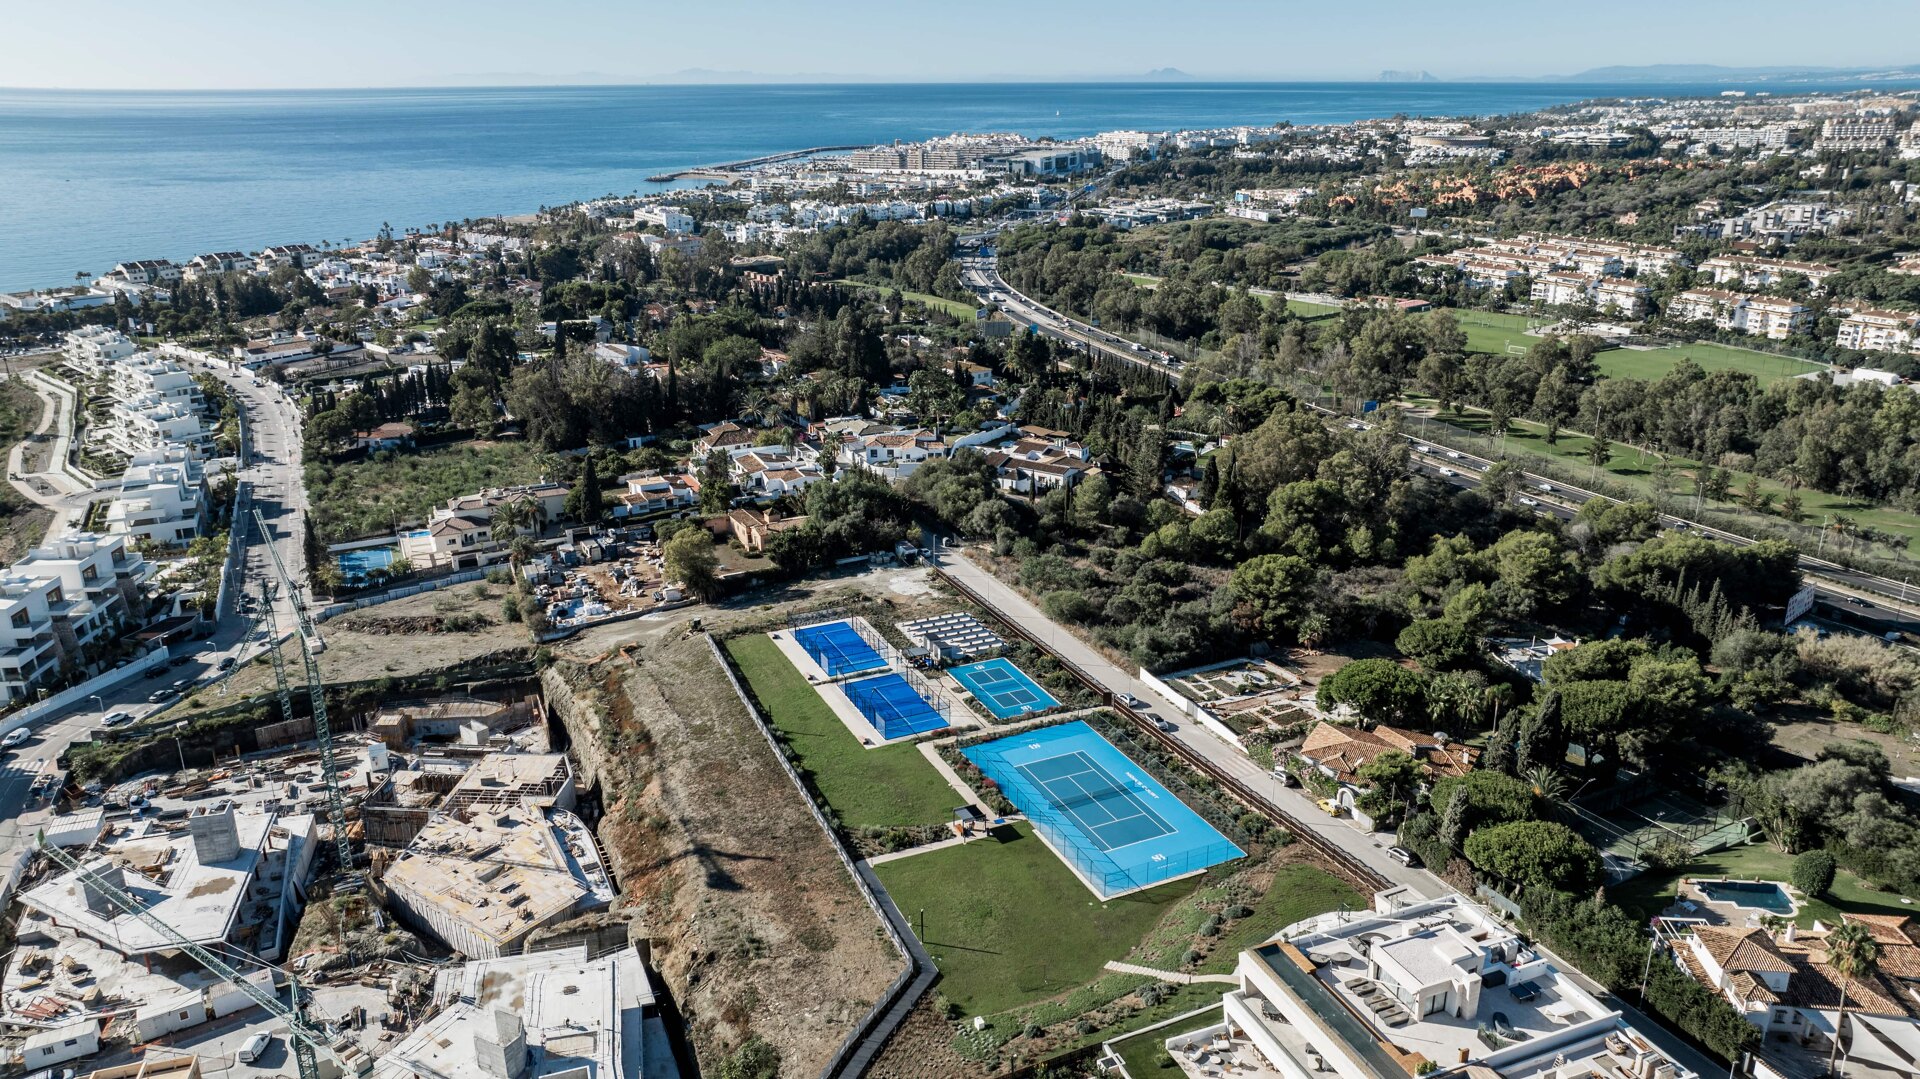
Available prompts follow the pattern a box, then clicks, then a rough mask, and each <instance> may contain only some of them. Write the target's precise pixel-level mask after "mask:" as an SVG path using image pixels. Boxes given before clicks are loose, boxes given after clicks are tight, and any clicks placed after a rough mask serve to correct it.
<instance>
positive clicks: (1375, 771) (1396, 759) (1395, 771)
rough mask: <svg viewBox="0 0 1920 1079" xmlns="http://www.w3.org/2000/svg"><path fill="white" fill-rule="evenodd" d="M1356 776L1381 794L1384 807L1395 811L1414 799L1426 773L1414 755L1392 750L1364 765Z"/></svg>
mask: <svg viewBox="0 0 1920 1079" xmlns="http://www.w3.org/2000/svg"><path fill="white" fill-rule="evenodd" d="M1355 774H1356V775H1358V776H1359V777H1360V778H1361V779H1362V780H1364V781H1365V782H1366V785H1367V788H1368V790H1369V791H1370V792H1371V793H1373V794H1375V795H1378V800H1379V802H1380V803H1381V804H1382V807H1383V808H1385V809H1387V810H1388V811H1389V812H1392V811H1393V809H1395V808H1396V807H1399V806H1403V805H1405V804H1406V801H1407V799H1408V798H1410V797H1412V795H1413V792H1414V789H1415V788H1416V787H1418V786H1419V785H1420V779H1421V777H1422V776H1423V775H1424V774H1425V770H1424V769H1423V768H1422V767H1421V765H1420V762H1419V761H1417V760H1415V759H1414V758H1413V755H1412V754H1410V753H1405V752H1402V751H1400V750H1397V749H1393V750H1388V751H1387V752H1385V753H1382V754H1380V755H1379V756H1377V757H1375V758H1373V759H1372V760H1370V761H1368V762H1367V763H1365V764H1363V765H1361V766H1360V767H1359V769H1358V770H1357V771H1356V772H1355Z"/></svg>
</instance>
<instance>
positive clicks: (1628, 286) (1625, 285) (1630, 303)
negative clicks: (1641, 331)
mask: <svg viewBox="0 0 1920 1079" xmlns="http://www.w3.org/2000/svg"><path fill="white" fill-rule="evenodd" d="M1650 296H1651V292H1650V291H1649V290H1648V288H1647V286H1645V285H1643V284H1641V283H1640V282H1638V281H1635V280H1632V279H1630V278H1625V277H1603V278H1601V279H1600V280H1598V281H1596V282H1594V284H1593V302H1594V306H1596V307H1598V308H1600V310H1601V311H1603V312H1609V313H1617V314H1618V316H1619V317H1621V318H1639V317H1640V316H1641V315H1643V314H1645V313H1646V311H1647V307H1648V305H1649V304H1650V302H1651V300H1650Z"/></svg>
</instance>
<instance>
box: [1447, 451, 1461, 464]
mask: <svg viewBox="0 0 1920 1079" xmlns="http://www.w3.org/2000/svg"><path fill="white" fill-rule="evenodd" d="M1447 456H1448V457H1451V458H1453V459H1454V460H1456V461H1458V460H1459V459H1460V451H1459V450H1448V451H1447Z"/></svg>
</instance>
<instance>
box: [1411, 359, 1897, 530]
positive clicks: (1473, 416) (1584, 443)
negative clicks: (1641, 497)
mask: <svg viewBox="0 0 1920 1079" xmlns="http://www.w3.org/2000/svg"><path fill="white" fill-rule="evenodd" d="M1610 355H1613V353H1602V356H1603V357H1604V356H1610ZM1407 399H1408V401H1409V402H1410V403H1414V404H1416V405H1418V406H1420V407H1426V408H1431V407H1432V404H1433V402H1432V400H1431V399H1430V398H1421V397H1419V396H1418V395H1411V394H1410V395H1408V397H1407ZM1445 422H1446V423H1448V424H1450V425H1452V426H1454V427H1459V428H1463V429H1465V430H1468V431H1472V432H1474V433H1476V434H1479V435H1483V436H1489V437H1490V436H1491V431H1492V427H1491V423H1490V419H1489V417H1488V416H1487V414H1486V413H1484V412H1481V411H1478V410H1477V409H1471V408H1469V409H1467V410H1466V411H1464V412H1462V413H1460V414H1459V415H1449V416H1448V417H1447V418H1446V421H1445ZM1420 424H1421V421H1420V420H1418V419H1415V420H1413V421H1412V422H1411V423H1410V424H1409V425H1408V427H1407V430H1408V431H1409V432H1412V433H1414V434H1419V433H1420V432H1421V426H1420ZM1433 437H1435V438H1437V439H1439V440H1441V441H1442V442H1444V441H1446V436H1445V434H1444V432H1443V431H1442V430H1441V429H1438V428H1436V429H1435V432H1434V435H1433ZM1506 445H1507V450H1508V452H1510V453H1531V454H1535V455H1537V456H1541V457H1551V458H1558V459H1559V460H1561V461H1562V462H1564V463H1565V464H1566V465H1567V466H1568V467H1570V468H1573V469H1576V470H1577V471H1578V474H1579V475H1580V476H1582V477H1586V476H1587V475H1589V474H1590V473H1591V470H1592V467H1593V466H1592V464H1591V463H1590V462H1589V461H1588V460H1587V454H1588V453H1589V452H1590V450H1591V448H1592V446H1593V440H1592V439H1590V438H1588V437H1587V436H1585V435H1576V434H1569V433H1567V432H1564V431H1563V432H1561V434H1560V439H1559V441H1558V442H1556V443H1554V444H1552V445H1548V444H1547V429H1546V428H1545V427H1544V426H1542V425H1540V424H1537V423H1534V422H1532V421H1531V420H1514V421H1512V422H1511V423H1509V424H1508V426H1507V443H1506ZM1656 460H1657V458H1656V456H1655V455H1654V454H1651V453H1648V454H1642V453H1640V452H1639V451H1638V450H1636V449H1634V448H1633V447H1632V446H1628V445H1625V444H1623V443H1614V445H1613V447H1612V455H1611V457H1610V458H1609V459H1608V461H1607V463H1606V465H1605V466H1603V467H1602V468H1601V469H1600V472H1601V473H1602V475H1603V476H1605V477H1611V478H1612V479H1614V480H1616V481H1618V482H1620V483H1624V484H1627V485H1628V486H1631V487H1633V488H1635V489H1636V490H1639V491H1641V492H1644V493H1646V494H1649V495H1651V494H1652V491H1653V470H1654V462H1655V461H1656ZM1670 460H1671V461H1672V462H1673V465H1674V468H1675V469H1676V474H1675V476H1674V489H1673V497H1674V499H1675V502H1676V506H1675V508H1676V509H1683V508H1684V509H1690V508H1692V505H1693V480H1692V475H1693V473H1694V471H1695V470H1697V469H1698V468H1699V465H1700V463H1699V462H1698V461H1694V460H1691V459H1689V458H1685V457H1678V456H1676V457H1672V458H1670ZM1731 475H1732V477H1733V481H1732V482H1733V485H1732V488H1731V490H1730V496H1737V495H1738V494H1739V493H1740V491H1741V490H1743V489H1744V488H1745V486H1746V482H1747V475H1748V474H1747V473H1745V472H1732V473H1731ZM1760 489H1761V490H1762V491H1766V492H1769V493H1771V494H1772V495H1773V497H1774V502H1775V504H1776V505H1777V504H1778V503H1779V500H1780V499H1781V498H1782V497H1783V496H1785V495H1786V493H1787V488H1786V485H1785V484H1782V483H1780V482H1778V481H1776V480H1771V479H1764V478H1763V479H1762V480H1761V481H1760ZM1799 493H1800V510H1801V513H1802V515H1803V520H1802V523H1804V524H1810V525H1818V524H1819V523H1820V522H1821V520H1822V519H1823V518H1825V517H1826V516H1828V515H1830V514H1845V515H1846V516H1848V517H1851V518H1853V519H1854V520H1855V521H1857V522H1859V523H1860V524H1863V525H1869V526H1872V527H1874V528H1877V529H1879V530H1881V531H1883V532H1889V533H1892V534H1894V535H1900V536H1906V537H1908V538H1910V539H1912V540H1916V541H1920V517H1916V516H1915V515H1913V514H1910V513H1903V512H1901V511H1900V510H1898V509H1894V508H1891V507H1887V506H1875V505H1871V504H1868V503H1863V502H1858V501H1855V500H1853V499H1850V498H1847V497H1846V496H1845V495H1836V494H1829V493H1827V492H1825V491H1815V490H1813V489H1811V488H1807V487H1802V488H1800V492H1799ZM1680 503H1684V506H1683V505H1680ZM1706 508H1708V509H1711V510H1714V511H1716V512H1719V513H1724V514H1727V515H1729V516H1732V517H1736V518H1739V519H1741V520H1744V521H1749V522H1752V523H1754V524H1762V523H1765V524H1769V525H1774V526H1778V525H1780V524H1783V523H1784V522H1783V520H1782V519H1781V518H1780V517H1779V516H1778V515H1777V514H1767V513H1761V512H1759V511H1757V510H1749V509H1747V508H1745V507H1744V506H1741V505H1739V504H1737V503H1734V502H1708V503H1707V505H1706ZM1836 542H1838V541H1836ZM1877 553H1880V554H1883V555H1888V556H1889V557H1895V558H1900V557H1906V556H1905V555H1903V554H1901V553H1897V552H1896V553H1892V554H1890V555H1889V554H1888V552H1886V551H1885V549H1884V548H1881V549H1877Z"/></svg>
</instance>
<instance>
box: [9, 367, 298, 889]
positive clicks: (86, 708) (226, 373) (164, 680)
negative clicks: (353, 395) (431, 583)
mask: <svg viewBox="0 0 1920 1079" xmlns="http://www.w3.org/2000/svg"><path fill="white" fill-rule="evenodd" d="M199 366H201V367H202V368H204V369H206V370H209V371H211V372H212V373H213V374H215V375H216V376H217V377H219V378H220V379H221V380H222V381H223V382H224V383H225V384H226V385H227V386H229V387H230V388H232V389H233V390H234V391H235V399H236V401H237V403H238V404H239V406H240V408H241V410H242V413H243V415H244V416H245V418H246V428H247V433H248V437H247V439H246V440H245V441H246V442H247V443H248V445H245V446H243V447H242V449H241V461H242V466H241V468H240V469H239V472H238V476H239V478H240V479H241V480H242V481H243V482H245V483H246V484H247V485H248V486H249V487H250V488H251V492H252V499H251V504H252V505H253V506H256V507H258V508H259V509H260V511H261V514H262V515H263V516H264V517H265V518H266V519H267V521H268V523H269V524H270V525H273V526H274V532H275V541H274V542H275V546H276V547H278V549H279V551H280V556H281V558H282V559H284V560H285V562H286V565H287V571H288V572H289V573H291V574H293V575H294V576H295V577H296V578H302V577H304V576H305V573H304V569H303V566H304V562H303V560H302V558H301V549H302V548H301V541H300V537H299V536H298V534H297V533H296V531H295V528H296V524H297V522H298V521H299V520H300V519H301V513H302V512H303V511H304V509H305V489H304V486H303V484H302V482H301V474H300V438H299V433H298V432H299V420H298V417H297V413H296V410H295V409H294V406H293V405H292V404H291V402H289V401H287V400H286V398H285V397H283V396H282V395H281V393H280V390H279V387H278V386H276V385H274V384H272V383H266V382H256V381H255V380H254V379H253V378H252V376H251V375H249V374H248V373H247V372H245V371H234V370H230V369H229V368H228V367H227V365H225V364H221V363H212V364H205V363H203V364H200V365H199ZM16 486H17V484H16ZM250 518H251V515H248V519H246V520H240V521H236V522H234V527H235V528H240V529H242V535H243V537H244V538H245V545H246V546H245V553H244V557H243V559H242V564H243V566H244V567H245V575H244V580H245V582H246V586H247V590H248V591H249V592H251V593H252V594H253V595H254V596H256V597H257V596H258V594H259V585H260V582H262V581H264V580H268V579H270V578H271V577H272V575H273V565H272V562H271V560H270V558H269V556H268V554H267V550H266V547H265V545H264V544H263V543H262V542H261V539H260V537H259V536H257V535H255V534H254V532H255V530H254V528H253V523H252V520H251V519H250ZM275 617H276V619H278V621H279V627H280V630H281V632H282V633H283V634H284V633H286V632H288V631H289V630H291V629H292V628H293V625H294V619H293V611H292V607H291V605H290V604H289V603H288V602H287V601H286V600H285V598H284V597H282V598H281V599H280V601H279V602H278V603H276V610H275ZM255 628H256V619H255V617H254V616H252V615H249V614H246V613H245V612H243V611H242V609H241V606H240V604H238V603H231V604H230V609H229V610H228V611H227V612H226V614H225V616H224V617H222V618H221V619H220V621H219V622H218V624H217V625H216V626H215V629H214V633H213V634H212V636H210V637H208V638H206V639H204V640H199V641H193V642H189V643H188V644H186V645H175V646H174V652H175V656H176V659H175V660H173V661H172V662H175V663H178V664H179V665H178V666H174V667H168V666H167V665H161V666H158V667H155V668H153V670H154V671H155V672H157V673H156V675H155V676H152V677H140V676H134V677H130V678H128V679H126V680H124V681H122V682H120V683H118V684H116V685H114V686H112V687H109V688H108V689H106V690H104V691H103V692H101V693H100V694H98V695H96V696H92V697H89V698H88V699H87V700H85V701H82V702H80V703H79V704H77V705H75V706H73V707H70V708H68V709H65V710H64V711H61V712H59V713H56V714H53V715H49V716H47V717H44V718H43V719H42V720H40V721H39V722H36V723H35V724H34V726H33V733H32V735H31V736H30V737H28V739H27V740H26V741H25V742H24V743H22V744H20V745H19V746H17V747H15V748H13V749H10V750H5V751H0V752H4V754H5V757H4V760H3V761H0V822H4V823H0V867H5V866H7V865H10V864H12V860H13V858H14V856H15V854H16V852H17V851H18V850H19V849H20V848H21V847H23V846H25V845H28V844H31V843H32V842H33V835H34V831H35V829H37V828H39V827H40V826H41V825H42V824H44V823H45V822H46V820H47V819H48V818H50V817H51V816H52V812H51V807H50V805H49V803H48V802H47V801H46V799H45V798H43V797H42V796H41V795H39V794H37V793H35V792H34V791H33V789H32V787H33V781H34V779H35V777H37V776H38V775H39V774H40V773H41V772H42V771H44V770H47V769H52V768H55V767H56V765H55V764H54V761H55V760H56V759H57V758H59V757H60V756H61V754H63V753H65V752H66V751H67V747H68V746H70V745H72V744H73V743H75V742H78V741H82V740H84V739H86V738H87V737H88V736H90V735H91V733H92V732H93V731H95V730H98V729H100V726H101V719H102V717H103V716H105V715H106V714H107V713H108V712H114V711H124V712H127V713H130V714H131V715H132V716H133V717H134V718H135V720H140V719H144V718H146V717H147V716H149V715H151V714H153V713H155V712H159V711H162V710H164V709H165V708H166V707H167V704H166V703H160V704H156V703H153V702H151V701H150V700H149V697H150V696H151V695H153V694H154V693H155V692H156V691H158V690H160V689H161V688H162V687H165V686H169V685H173V684H174V683H177V682H180V681H182V680H186V681H188V682H190V683H193V684H200V683H204V682H205V681H207V680H209V679H212V678H214V677H216V676H218V675H219V674H220V673H221V672H220V670H219V664H220V661H221V660H222V659H223V658H231V659H232V660H233V667H234V669H238V668H239V667H240V666H241V665H243V664H244V663H246V662H247V661H248V660H250V659H252V658H253V657H254V656H256V655H258V654H259V653H260V651H261V649H262V648H263V647H264V643H263V641H261V640H255V639H253V638H254V636H255ZM182 655H184V657H185V658H184V661H183V660H181V659H180V658H178V657H180V656H182ZM212 692H216V693H217V692H218V691H217V690H214V691H212Z"/></svg>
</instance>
